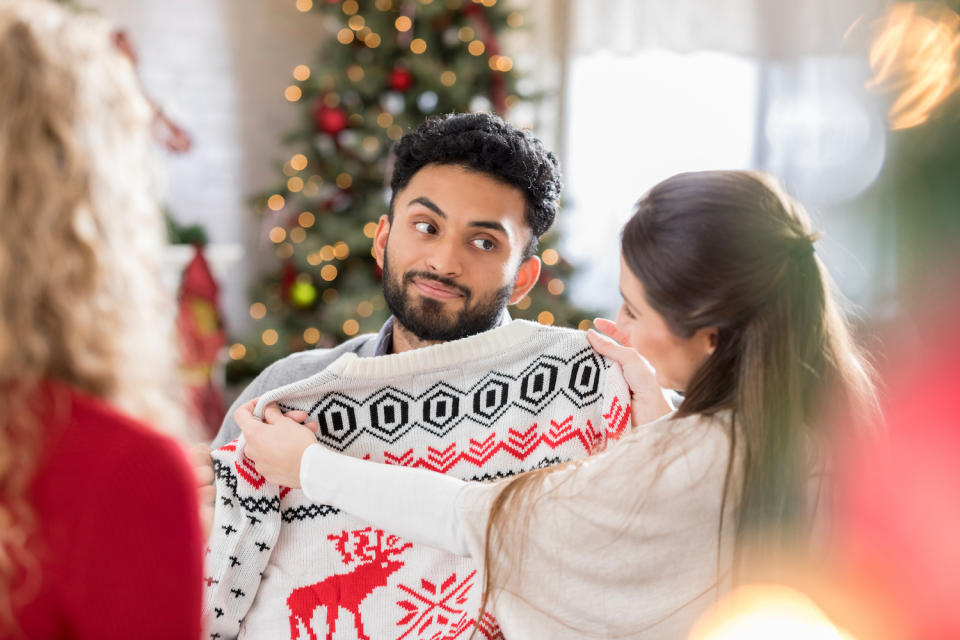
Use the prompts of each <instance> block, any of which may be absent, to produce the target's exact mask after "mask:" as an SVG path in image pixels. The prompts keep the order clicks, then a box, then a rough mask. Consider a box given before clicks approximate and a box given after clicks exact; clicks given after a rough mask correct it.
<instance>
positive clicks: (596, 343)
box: [587, 329, 639, 367]
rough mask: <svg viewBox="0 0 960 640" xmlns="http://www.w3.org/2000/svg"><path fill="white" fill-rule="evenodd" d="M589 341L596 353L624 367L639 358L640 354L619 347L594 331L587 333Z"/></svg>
mask: <svg viewBox="0 0 960 640" xmlns="http://www.w3.org/2000/svg"><path fill="white" fill-rule="evenodd" d="M587 340H588V341H589V342H590V346H591V347H593V349H594V351H596V352H597V353H599V354H600V355H602V356H605V357H607V358H610V359H611V360H614V361H616V362H618V363H620V366H622V367H625V366H627V364H628V363H629V362H631V361H633V360H634V359H635V358H637V357H638V356H639V354H638V353H637V352H636V351H634V350H633V349H631V348H630V347H625V346H623V345H619V344H617V343H616V342H614V341H613V340H611V339H610V338H608V337H607V336H605V335H603V334H601V333H598V332H596V331H594V330H593V329H590V330H588V331H587Z"/></svg>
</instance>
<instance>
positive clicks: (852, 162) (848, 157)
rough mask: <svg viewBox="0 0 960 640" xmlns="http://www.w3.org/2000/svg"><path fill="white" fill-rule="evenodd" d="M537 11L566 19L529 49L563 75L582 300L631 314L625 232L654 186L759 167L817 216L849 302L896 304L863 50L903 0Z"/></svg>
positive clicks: (670, 1) (624, 3) (539, 6)
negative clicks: (895, 2)
mask: <svg viewBox="0 0 960 640" xmlns="http://www.w3.org/2000/svg"><path fill="white" fill-rule="evenodd" d="M521 4H524V3H522V2H521ZM526 4H527V6H528V7H531V8H533V9H535V10H536V11H535V14H539V15H541V16H543V14H544V10H545V9H546V8H547V7H548V8H549V9H548V10H549V11H551V12H552V13H551V16H552V19H551V20H549V21H546V20H540V21H539V22H538V24H537V25H535V26H536V28H535V30H534V32H533V37H532V38H531V39H532V40H533V41H535V42H536V44H537V46H538V47H539V48H540V51H541V52H555V53H554V55H556V56H557V61H556V62H555V64H553V65H552V66H551V67H550V68H559V69H561V70H562V80H561V83H560V90H559V91H558V94H559V100H558V102H557V105H556V107H555V113H556V118H555V119H554V121H555V122H558V123H559V127H557V128H554V129H553V130H552V131H551V133H554V132H555V148H557V149H558V150H559V152H560V154H561V158H562V161H563V164H564V168H565V173H566V183H567V189H566V191H565V198H566V203H567V207H566V209H565V211H564V219H563V220H561V221H560V223H559V224H558V228H559V230H560V231H561V233H562V234H563V238H562V241H561V250H562V251H563V252H564V254H565V255H566V256H567V257H568V259H570V260H571V261H572V262H574V264H575V265H576V266H577V267H578V275H577V276H576V277H575V279H574V281H573V282H572V283H571V284H572V288H571V293H572V294H573V295H574V296H575V298H576V299H577V300H578V301H579V302H580V303H581V304H585V305H589V306H592V307H594V308H597V309H599V310H601V311H604V312H612V311H613V310H614V309H615V307H616V305H617V304H618V298H617V296H616V286H614V285H615V283H616V273H617V270H618V268H619V260H618V258H617V254H618V252H617V251H616V250H615V249H616V246H617V232H618V230H619V228H620V226H621V225H622V224H623V222H624V221H625V220H626V218H627V217H628V216H629V215H630V212H631V205H632V203H633V201H635V200H636V199H637V198H638V197H640V196H641V195H642V194H643V192H644V191H646V189H648V188H649V187H651V186H652V185H653V184H654V183H655V182H657V181H658V180H660V179H662V178H664V177H667V175H670V174H672V173H676V172H678V171H688V170H700V169H707V168H728V169H735V168H750V169H759V170H763V171H768V172H770V173H772V174H774V175H775V176H777V177H778V178H779V179H780V180H781V181H782V182H783V183H784V185H785V186H786V188H787V189H788V191H790V192H791V193H792V194H793V195H795V196H797V197H798V198H799V199H800V200H801V201H802V202H803V203H804V204H806V205H807V207H808V209H810V210H811V213H812V215H813V217H814V219H815V223H816V226H817V227H818V228H820V229H821V230H824V231H826V238H825V239H824V240H823V241H821V243H820V245H819V246H818V251H820V255H821V257H823V258H824V260H825V261H826V262H827V265H828V267H829V268H830V270H831V272H832V273H833V274H834V276H835V278H836V280H837V281H838V283H839V285H840V288H841V290H842V291H843V293H844V294H846V296H847V297H848V298H849V299H851V300H852V301H853V302H854V303H855V304H857V305H859V306H862V307H864V308H866V309H867V310H868V311H871V312H883V311H885V310H886V308H887V307H888V306H889V303H890V300H892V299H893V283H894V275H895V274H894V273H893V271H892V270H893V261H892V259H891V254H892V252H891V250H890V247H891V243H892V239H891V238H887V237H881V236H880V234H881V233H882V231H881V230H880V226H879V225H877V224H875V222H876V221H875V218H874V217H873V216H875V211H874V209H875V207H874V204H873V203H870V202H867V201H866V200H865V199H864V198H863V197H862V193H863V192H864V191H865V190H866V189H867V188H868V187H869V186H870V185H871V184H872V183H873V181H874V180H875V178H876V176H877V174H878V173H879V171H880V168H881V166H882V163H883V158H884V153H885V145H886V130H885V126H884V122H883V114H882V109H881V105H879V104H878V103H877V100H876V98H875V97H873V96H871V95H869V94H868V93H867V91H866V90H865V88H864V85H865V83H866V80H867V79H868V77H869V67H868V64H867V61H866V58H865V55H864V54H865V51H866V49H865V46H864V42H865V40H866V38H867V36H868V35H869V28H868V26H869V23H870V22H871V21H872V20H873V19H874V18H875V17H877V16H878V15H879V14H880V11H881V10H882V8H883V7H884V6H885V5H887V4H889V2H886V1H885V0H839V1H838V0H793V1H787V0H602V1H598V0H544V1H543V2H542V3H541V2H537V1H536V0H528V2H527V3H526ZM541 55H543V54H541ZM548 137H550V136H549V135H548Z"/></svg>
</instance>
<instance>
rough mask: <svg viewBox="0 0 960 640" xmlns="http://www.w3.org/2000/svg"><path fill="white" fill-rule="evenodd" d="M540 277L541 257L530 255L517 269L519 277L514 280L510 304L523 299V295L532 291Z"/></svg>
mask: <svg viewBox="0 0 960 640" xmlns="http://www.w3.org/2000/svg"><path fill="white" fill-rule="evenodd" d="M539 279H540V258H538V257H537V256H530V257H529V258H527V259H526V260H524V261H523V263H522V264H521V265H520V268H519V269H518V270H517V278H516V280H514V282H513V293H512V294H511V295H510V300H509V304H513V303H515V302H519V301H520V300H523V296H525V295H527V294H528V293H530V289H533V285H535V284H537V280H539Z"/></svg>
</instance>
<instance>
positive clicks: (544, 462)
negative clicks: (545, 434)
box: [465, 456, 572, 482]
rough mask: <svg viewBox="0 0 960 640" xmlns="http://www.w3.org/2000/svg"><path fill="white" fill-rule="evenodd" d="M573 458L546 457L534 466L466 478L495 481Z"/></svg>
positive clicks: (472, 480)
mask: <svg viewBox="0 0 960 640" xmlns="http://www.w3.org/2000/svg"><path fill="white" fill-rule="evenodd" d="M570 459H572V458H561V457H560V456H556V457H555V458H544V459H543V460H541V461H540V462H538V463H537V464H535V465H534V466H532V467H530V468H529V469H515V470H510V471H497V472H496V473H485V474H483V475H480V476H473V477H472V478H465V480H466V481H467V482H495V481H497V480H503V479H504V478H510V477H512V476H515V475H517V474H520V473H526V472H527V471H533V470H534V469H546V468H547V467H552V466H553V465H556V464H560V463H561V462H566V461H567V460H570Z"/></svg>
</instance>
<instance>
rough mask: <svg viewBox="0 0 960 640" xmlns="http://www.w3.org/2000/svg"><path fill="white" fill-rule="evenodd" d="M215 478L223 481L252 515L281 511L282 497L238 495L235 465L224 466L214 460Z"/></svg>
mask: <svg viewBox="0 0 960 640" xmlns="http://www.w3.org/2000/svg"><path fill="white" fill-rule="evenodd" d="M213 477H214V478H216V479H217V480H223V481H224V482H225V483H226V485H227V487H228V488H229V489H230V491H231V493H232V494H233V497H234V498H235V499H236V500H237V502H238V503H239V504H240V506H241V507H243V509H244V510H246V511H248V512H251V513H270V512H271V511H279V510H280V496H274V497H272V498H265V497H262V496H261V497H259V498H254V497H251V496H241V495H239V494H238V493H237V476H236V475H235V474H234V473H233V465H229V464H224V463H223V462H221V461H220V460H217V459H216V458H214V459H213Z"/></svg>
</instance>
